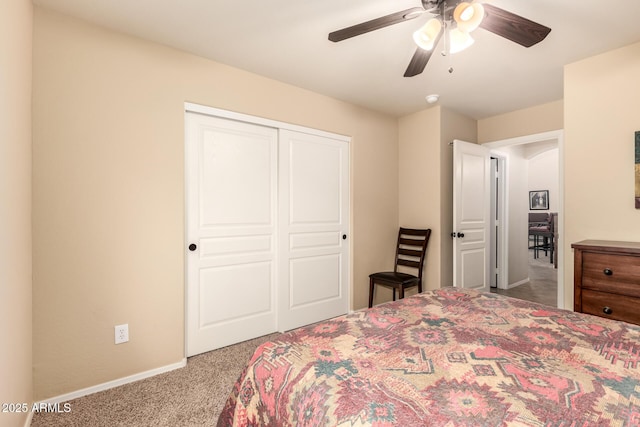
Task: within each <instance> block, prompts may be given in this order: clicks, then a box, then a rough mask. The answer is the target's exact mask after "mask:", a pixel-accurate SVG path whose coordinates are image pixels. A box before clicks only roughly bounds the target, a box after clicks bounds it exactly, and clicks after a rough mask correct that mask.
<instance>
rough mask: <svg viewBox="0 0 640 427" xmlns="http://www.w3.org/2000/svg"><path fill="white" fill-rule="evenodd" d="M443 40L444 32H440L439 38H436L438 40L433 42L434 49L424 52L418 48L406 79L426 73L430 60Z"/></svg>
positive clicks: (405, 74)
mask: <svg viewBox="0 0 640 427" xmlns="http://www.w3.org/2000/svg"><path fill="white" fill-rule="evenodd" d="M441 38H442V32H440V34H438V37H436V40H435V41H434V42H433V49H431V50H424V49H422V48H420V47H418V48H416V52H415V53H414V54H413V57H412V58H411V61H410V62H409V66H407V70H406V71H405V72H404V76H405V77H413V76H417V75H418V74H420V73H422V72H423V71H424V68H425V67H426V66H427V63H428V62H429V59H431V55H432V54H433V52H434V51H435V50H436V47H437V46H438V43H440V39H441Z"/></svg>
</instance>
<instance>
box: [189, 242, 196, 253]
mask: <svg viewBox="0 0 640 427" xmlns="http://www.w3.org/2000/svg"><path fill="white" fill-rule="evenodd" d="M196 249H198V247H197V246H196V244H195V243H192V244H190V245H189V250H190V251H191V252H193V251H195V250H196Z"/></svg>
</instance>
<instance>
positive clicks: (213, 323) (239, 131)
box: [186, 114, 278, 356]
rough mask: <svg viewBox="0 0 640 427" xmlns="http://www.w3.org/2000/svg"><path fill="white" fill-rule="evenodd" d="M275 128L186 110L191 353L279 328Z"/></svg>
mask: <svg viewBox="0 0 640 427" xmlns="http://www.w3.org/2000/svg"><path fill="white" fill-rule="evenodd" d="M277 135H278V133H277V130H276V129H273V128H269V127H264V126H258V125H253V124H248V123H242V122H238V121H233V120H227V119H222V118H217V117H211V116H206V115H199V114H187V147H186V152H187V166H186V167H187V238H188V240H187V241H188V245H190V244H193V245H195V249H194V250H193V251H191V250H189V251H187V276H188V277H187V355H188V356H192V355H194V354H198V353H202V352H205V351H209V350H213V349H216V348H219V347H223V346H226V345H230V344H234V343H237V342H240V341H244V340H247V339H250V338H254V337H257V336H261V335H265V334H268V333H271V332H275V331H276V320H277V319H276V286H275V283H276V267H277V265H276V226H277V149H278V146H277Z"/></svg>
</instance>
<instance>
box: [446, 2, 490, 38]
mask: <svg viewBox="0 0 640 427" xmlns="http://www.w3.org/2000/svg"><path fill="white" fill-rule="evenodd" d="M483 18H484V7H482V5H481V4H480V3H467V2H462V3H460V4H459V5H458V6H456V8H455V10H454V11H453V19H454V21H456V24H457V25H458V28H459V29H460V31H464V32H466V33H470V32H471V31H473V30H475V29H476V28H478V27H479V26H480V23H481V22H482V19H483Z"/></svg>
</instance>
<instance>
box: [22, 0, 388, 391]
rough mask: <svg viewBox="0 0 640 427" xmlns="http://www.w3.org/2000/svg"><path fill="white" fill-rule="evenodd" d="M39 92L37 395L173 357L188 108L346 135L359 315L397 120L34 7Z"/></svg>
mask: <svg viewBox="0 0 640 427" xmlns="http://www.w3.org/2000/svg"><path fill="white" fill-rule="evenodd" d="M34 94H35V96H34V126H33V132H34V175H33V179H34V269H33V273H34V301H33V308H34V379H35V393H36V397H37V398H38V399H42V398H48V397H52V396H57V395H60V394H64V393H67V392H71V391H75V390H78V389H81V388H84V387H89V386H93V385H96V384H99V383H102V382H106V381H110V380H114V379H118V378H121V377H125V376H128V375H131V374H135V373H139V372H142V371H145V370H149V369H153V368H157V367H161V366H166V365H169V364H172V363H175V362H178V361H179V360H181V359H182V357H183V354H184V352H183V342H184V322H183V321H184V309H183V307H184V297H183V295H184V261H183V256H184V232H183V230H184V212H183V211H184V202H183V200H184V189H183V187H184V166H183V163H184V157H183V151H184V124H183V108H184V102H185V101H189V102H195V103H200V104H204V105H209V106H213V107H217V108H223V109H228V110H232V111H238V112H242V113H245V114H252V115H256V116H260V117H267V118H270V119H274V120H279V121H284V122H289V123H294V124H298V125H302V126H308V127H312V128H317V129H322V130H326V131H330V132H335V133H339V134H344V135H349V136H351V137H352V143H351V187H352V193H351V194H352V198H353V201H352V234H351V237H352V238H351V244H352V271H353V293H352V295H353V302H352V307H353V308H361V307H365V306H366V304H367V298H368V286H367V284H368V278H367V276H368V274H369V273H371V272H372V271H374V268H375V267H376V266H377V265H378V264H379V262H381V260H385V261H384V262H386V261H387V256H388V251H389V247H392V246H393V244H394V240H395V232H396V231H395V230H396V227H397V225H398V210H397V205H398V195H397V189H398V146H397V141H398V126H397V121H396V119H395V118H392V117H389V116H385V115H381V114H379V113H375V112H371V111H368V110H365V109H362V108H358V107H355V106H352V105H349V104H346V103H343V102H340V101H337V100H334V99H331V98H328V97H325V96H321V95H318V94H314V93H312V92H309V91H305V90H302V89H299V88H296V87H293V86H289V85H286V84H283V83H279V82H276V81H273V80H269V79H266V78H263V77H260V76H257V75H254V74H250V73H247V72H243V71H240V70H237V69H234V68H230V67H227V66H225V65H222V64H219V63H215V62H212V61H209V60H205V59H203V58H200V57H197V56H193V55H190V54H186V53H184V52H180V51H177V50H173V49H170V48H167V47H164V46H160V45H157V44H153V43H149V42H145V41H142V40H139V39H136V38H132V37H128V36H125V35H121V34H116V33H113V32H110V31H107V30H103V29H100V28H97V27H95V26H91V25H89V24H86V23H82V22H80V21H77V20H74V19H70V18H67V17H64V16H62V15H59V14H56V13H52V12H49V11H46V10H42V9H39V8H36V13H35V32H34ZM119 323H128V324H129V328H130V342H129V343H127V344H123V345H118V346H116V345H114V344H113V326H114V325H116V324H119Z"/></svg>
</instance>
